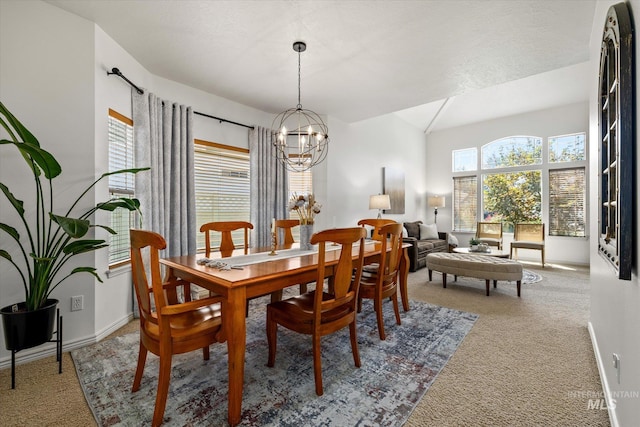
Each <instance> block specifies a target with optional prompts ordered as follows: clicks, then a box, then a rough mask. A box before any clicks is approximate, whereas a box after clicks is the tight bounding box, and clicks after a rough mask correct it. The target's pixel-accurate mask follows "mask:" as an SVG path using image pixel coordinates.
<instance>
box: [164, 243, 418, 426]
mask: <svg viewBox="0 0 640 427" xmlns="http://www.w3.org/2000/svg"><path fill="white" fill-rule="evenodd" d="M409 246H410V245H409V244H403V256H402V257H401V260H400V277H399V285H400V286H399V287H400V296H401V300H402V306H403V309H404V311H408V310H409V301H408V295H407V279H408V273H409V256H408V253H407V251H408V249H407V248H408V247H409ZM297 248H298V244H297V243H294V244H293V245H288V246H282V247H278V248H276V252H277V253H280V256H285V257H284V258H281V257H279V256H277V255H276V256H269V255H268V252H269V251H270V248H257V249H250V250H249V254H247V255H246V256H245V257H242V256H239V257H238V256H236V255H243V254H244V251H243V250H239V251H236V252H234V255H233V257H232V258H221V259H220V261H222V262H224V261H226V260H229V264H241V265H242V264H244V265H242V268H241V269H239V268H233V269H231V270H220V269H218V268H215V267H208V266H206V265H201V264H199V263H198V262H197V261H198V260H199V259H201V258H203V255H202V254H200V255H188V256H178V257H171V258H165V259H161V260H160V262H161V263H162V264H163V265H165V266H166V267H167V272H166V273H167V280H175V279H182V280H186V281H188V282H190V283H194V284H196V285H198V286H201V287H203V288H205V289H208V290H209V291H212V292H214V293H215V294H217V295H221V296H222V297H223V298H224V299H223V322H222V323H223V330H224V339H226V342H227V348H228V359H229V395H228V399H229V402H228V405H229V406H228V421H229V424H230V425H231V426H235V425H237V424H238V423H239V422H240V419H241V411H242V392H243V385H244V362H245V347H246V334H247V324H246V303H247V300H248V299H249V298H252V297H256V296H261V295H268V294H271V293H273V292H277V291H281V290H283V289H284V288H286V287H289V286H293V285H298V284H300V283H309V282H313V281H315V279H316V275H317V266H318V253H317V252H310V251H301V250H299V249H297ZM330 249H331V248H330V247H327V252H326V265H327V269H326V276H327V277H329V278H330V277H331V276H332V274H333V271H332V268H331V267H332V266H335V265H336V264H337V262H338V258H337V256H338V255H339V251H337V250H334V251H332V250H330ZM380 252H381V244H380V243H379V242H376V241H369V240H367V241H366V243H365V252H364V258H365V260H364V263H365V264H370V263H374V262H377V261H378V260H379V258H380ZM260 254H264V257H263V258H262V259H261V258H260V257H262V255H260ZM357 255H358V252H357V248H355V249H354V252H353V256H354V259H356V258H357ZM256 257H258V258H257V259H256ZM245 258H246V260H247V263H243V262H242V261H243V259H245ZM252 258H253V259H252ZM265 357H266V355H265ZM265 360H266V359H265Z"/></svg>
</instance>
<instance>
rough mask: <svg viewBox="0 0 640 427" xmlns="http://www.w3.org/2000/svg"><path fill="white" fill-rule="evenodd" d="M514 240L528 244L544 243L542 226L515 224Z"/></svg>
mask: <svg viewBox="0 0 640 427" xmlns="http://www.w3.org/2000/svg"><path fill="white" fill-rule="evenodd" d="M513 237H514V240H516V241H528V242H542V241H544V224H522V223H521V224H516V227H515V233H514V236H513Z"/></svg>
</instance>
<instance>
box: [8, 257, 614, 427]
mask: <svg viewBox="0 0 640 427" xmlns="http://www.w3.org/2000/svg"><path fill="white" fill-rule="evenodd" d="M525 267H526V268H527V269H530V270H533V271H536V272H538V273H540V274H542V276H543V280H542V281H541V282H538V283H535V284H532V285H523V289H522V297H521V298H517V296H516V291H515V284H513V283H512V284H509V283H506V282H499V283H498V289H493V288H492V289H491V296H490V297H486V296H484V292H485V291H484V282H483V281H480V280H477V279H466V278H459V279H458V282H449V283H448V284H447V289H442V284H441V276H440V275H439V274H437V273H435V274H434V281H433V282H431V283H429V282H427V272H426V270H424V269H423V270H420V271H418V272H416V273H412V274H410V286H409V293H410V297H411V298H413V299H416V300H423V301H427V302H430V303H432V304H437V305H442V306H445V307H451V308H456V309H459V310H465V311H470V312H474V313H478V314H479V315H480V318H479V319H478V321H477V322H476V324H475V326H474V327H473V329H472V330H471V332H470V333H469V334H468V335H467V337H466V338H465V340H464V341H463V342H462V345H461V346H460V347H459V348H458V350H457V351H456V353H455V354H454V356H453V357H452V359H451V360H450V361H449V363H448V364H447V366H445V368H444V369H443V371H442V372H441V373H440V375H439V376H438V378H437V379H436V381H435V383H434V384H433V385H432V386H431V388H430V389H429V391H428V392H427V394H426V395H425V397H424V398H423V399H422V401H421V402H420V404H419V405H418V407H417V408H416V410H415V411H414V412H413V414H412V416H411V418H410V419H409V421H408V422H407V423H406V424H405V425H406V426H448V425H450V426H479V425H495V426H532V425H545V426H547V425H554V426H578V425H589V426H607V425H609V419H608V414H607V412H606V411H604V410H596V409H588V408H587V404H588V401H587V399H585V398H581V397H576V396H579V395H580V394H584V393H585V392H586V393H589V392H592V393H599V392H600V391H601V385H600V381H599V379H598V374H597V367H596V364H595V359H594V356H593V350H592V347H591V343H590V340H589V335H588V332H587V327H586V324H587V319H588V310H589V296H588V271H587V270H586V269H578V270H563V269H561V268H558V267H555V266H549V267H545V268H544V269H541V268H536V266H535V264H533V265H526V266H525ZM390 327H391V325H390ZM136 328H137V323H136V322H131V323H130V324H129V325H127V326H126V327H124V328H122V330H120V331H118V334H121V333H127V332H130V331H134V330H135V329H136ZM63 362H64V363H63V370H64V372H63V373H62V375H58V374H57V364H56V362H55V358H54V357H50V358H46V359H43V360H39V361H35V362H31V363H29V364H25V365H20V366H18V368H17V380H16V381H17V388H16V389H15V390H11V389H10V386H11V383H10V380H11V379H10V370H9V369H4V370H2V371H0V425H2V426H31V425H41V426H54V425H55V426H88V425H95V422H94V420H93V416H92V415H91V412H90V411H89V408H88V407H87V405H86V403H85V401H84V396H83V394H82V391H81V389H80V385H79V383H78V380H77V377H76V374H75V369H74V367H73V362H72V361H71V358H70V357H69V355H68V353H65V354H64V360H63Z"/></svg>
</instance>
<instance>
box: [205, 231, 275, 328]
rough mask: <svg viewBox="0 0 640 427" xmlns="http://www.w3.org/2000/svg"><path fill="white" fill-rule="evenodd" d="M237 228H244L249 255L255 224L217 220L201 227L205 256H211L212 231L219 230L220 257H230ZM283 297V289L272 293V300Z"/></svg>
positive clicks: (245, 249)
mask: <svg viewBox="0 0 640 427" xmlns="http://www.w3.org/2000/svg"><path fill="white" fill-rule="evenodd" d="M235 230H244V245H243V246H242V247H243V248H244V254H245V255H247V254H248V253H249V230H253V224H251V223H250V222H246V221H217V222H207V223H206V224H202V226H201V227H200V231H201V232H204V233H205V236H204V240H205V256H206V257H207V258H209V257H210V256H211V252H212V250H211V233H212V232H219V233H221V234H222V235H221V238H220V257H221V258H229V257H230V256H231V255H233V251H234V250H235V249H236V245H235V244H234V243H233V236H232V235H231V232H232V231H235ZM213 295H214V294H213V293H212V292H209V296H213ZM261 296H263V295H258V296H256V297H253V298H259V297H261ZM281 299H282V291H277V292H273V293H272V294H271V301H279V300H281ZM246 313H247V316H248V315H249V300H248V299H247V309H246Z"/></svg>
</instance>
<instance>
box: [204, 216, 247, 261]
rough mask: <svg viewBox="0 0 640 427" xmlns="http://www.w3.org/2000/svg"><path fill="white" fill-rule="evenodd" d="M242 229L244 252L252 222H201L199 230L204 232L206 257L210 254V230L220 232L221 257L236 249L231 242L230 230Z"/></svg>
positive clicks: (227, 255)
mask: <svg viewBox="0 0 640 427" xmlns="http://www.w3.org/2000/svg"><path fill="white" fill-rule="evenodd" d="M235 230H244V253H245V254H247V253H248V252H249V230H253V224H251V223H250V222H246V221H216V222H207V223H206V224H202V226H201V227H200V232H204V233H205V237H204V240H205V256H206V257H207V258H208V257H209V256H210V255H211V232H212V231H216V232H219V233H221V234H222V235H221V239H220V254H221V256H222V257H223V258H227V257H230V256H231V255H232V254H233V251H234V249H236V246H235V244H234V243H233V237H232V235H231V232H232V231H235Z"/></svg>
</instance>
